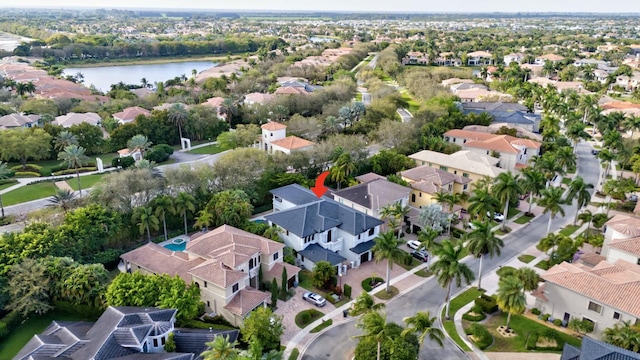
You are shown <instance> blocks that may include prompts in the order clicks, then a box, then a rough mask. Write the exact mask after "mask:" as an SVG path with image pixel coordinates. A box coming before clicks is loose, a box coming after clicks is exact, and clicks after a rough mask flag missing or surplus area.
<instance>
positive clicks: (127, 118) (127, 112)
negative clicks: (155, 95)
mask: <svg viewBox="0 0 640 360" xmlns="http://www.w3.org/2000/svg"><path fill="white" fill-rule="evenodd" d="M140 115H142V116H150V115H151V111H149V110H147V109H143V108H141V107H139V106H133V107H128V108H126V109H124V110H122V111H120V112H117V113H115V114H113V115H112V116H113V118H114V119H116V120H118V122H119V123H120V124H128V123H130V122H132V121H134V120H135V119H136V118H137V117H138V116H140Z"/></svg>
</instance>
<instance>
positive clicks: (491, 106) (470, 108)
mask: <svg viewBox="0 0 640 360" xmlns="http://www.w3.org/2000/svg"><path fill="white" fill-rule="evenodd" d="M461 108H462V111H463V112H464V113H465V114H469V113H475V114H482V113H487V114H489V115H491V117H493V120H492V121H491V124H503V125H505V126H509V127H521V128H524V129H526V130H528V131H531V132H537V131H538V130H539V128H540V115H538V114H535V113H532V112H529V109H528V108H527V107H526V106H524V105H521V104H519V103H509V102H507V103H505V102H482V101H480V102H466V103H462V104H461Z"/></svg>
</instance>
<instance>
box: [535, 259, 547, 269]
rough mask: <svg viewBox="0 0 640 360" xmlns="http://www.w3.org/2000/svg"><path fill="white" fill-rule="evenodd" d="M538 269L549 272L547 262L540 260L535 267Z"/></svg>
mask: <svg viewBox="0 0 640 360" xmlns="http://www.w3.org/2000/svg"><path fill="white" fill-rule="evenodd" d="M535 266H536V267H537V268H538V269H542V270H549V260H540V262H539V263H537V264H536V265H535Z"/></svg>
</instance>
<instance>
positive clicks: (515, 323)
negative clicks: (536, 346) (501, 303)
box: [485, 314, 580, 352]
mask: <svg viewBox="0 0 640 360" xmlns="http://www.w3.org/2000/svg"><path fill="white" fill-rule="evenodd" d="M506 323H507V315H506V314H499V315H494V316H492V317H490V318H489V319H487V320H486V324H485V325H486V326H487V329H489V332H491V335H493V338H494V342H493V344H492V345H491V346H489V347H488V348H487V351H495V352H529V351H531V350H527V349H525V346H524V345H525V342H526V340H527V336H528V335H529V334H530V333H531V332H534V331H535V332H537V333H542V332H544V331H545V330H547V329H553V328H554V326H545V325H543V324H541V323H539V322H537V321H534V320H531V319H528V318H526V317H525V316H522V315H514V316H512V317H511V323H510V324H509V326H510V327H511V328H512V329H513V330H514V331H515V332H516V334H517V336H515V337H512V338H504V337H502V336H500V335H499V334H498V332H497V331H496V328H497V327H498V326H501V325H505V324H506ZM557 333H558V336H559V339H560V342H564V343H569V344H571V345H574V346H577V347H580V339H578V338H576V337H573V336H571V335H569V334H565V333H563V332H560V331H557ZM558 352H559V351H558Z"/></svg>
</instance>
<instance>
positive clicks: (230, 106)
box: [218, 99, 238, 125]
mask: <svg viewBox="0 0 640 360" xmlns="http://www.w3.org/2000/svg"><path fill="white" fill-rule="evenodd" d="M218 112H219V113H220V114H222V115H224V117H225V119H226V120H227V122H228V123H229V125H231V119H232V118H233V117H234V116H236V115H237V114H238V106H237V105H236V104H235V103H234V102H233V100H232V99H224V100H223V101H222V104H220V108H219V109H218Z"/></svg>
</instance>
